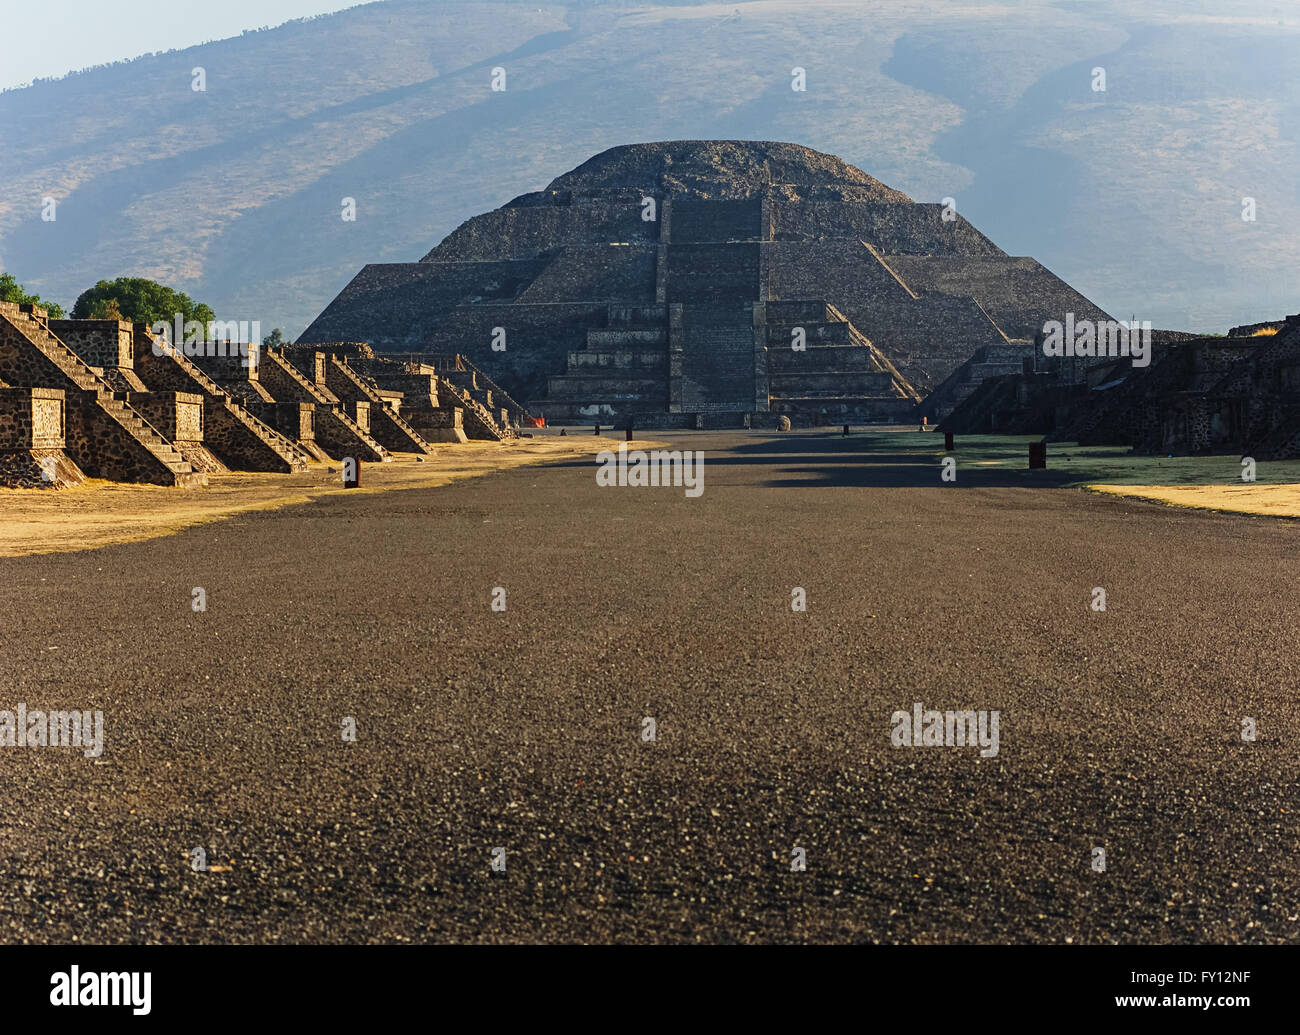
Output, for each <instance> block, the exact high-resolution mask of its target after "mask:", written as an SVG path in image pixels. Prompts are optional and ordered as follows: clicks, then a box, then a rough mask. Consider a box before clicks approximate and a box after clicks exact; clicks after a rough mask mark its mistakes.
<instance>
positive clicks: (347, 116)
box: [0, 0, 1300, 334]
mask: <svg viewBox="0 0 1300 1035" xmlns="http://www.w3.org/2000/svg"><path fill="white" fill-rule="evenodd" d="M1221 6H1222V5H1216V8H1215V10H1216V11H1217V10H1218V9H1219V8H1220V7H1221ZM1228 7H1229V9H1228V10H1226V11H1225V12H1223V13H1224V15H1225V17H1227V18H1228V20H1227V21H1220V22H1214V23H1210V22H1205V21H1198V20H1195V18H1196V16H1194V15H1189V14H1188V13H1187V12H1186V11H1184V10H1182V9H1181V8H1180V7H1179V6H1178V5H1165V6H1163V7H1160V6H1157V7H1156V8H1155V9H1154V10H1153V11H1146V12H1144V13H1143V14H1142V15H1140V16H1138V15H1130V14H1129V13H1128V12H1127V11H1126V8H1125V6H1123V5H1121V4H1119V3H1108V2H1107V3H1102V4H1098V5H1087V6H1083V5H1060V6H1052V5H1048V4H1041V3H1029V4H1022V5H1018V6H1015V7H1014V8H1013V7H1010V6H1004V7H999V8H992V7H986V6H970V7H964V6H961V5H954V4H950V3H938V2H924V0H923V2H921V3H918V4H909V5H907V7H906V9H897V8H896V5H892V4H887V3H875V2H871V3H849V2H830V3H824V4H819V5H818V6H817V7H816V8H813V7H812V5H810V4H807V3H797V2H784V0H759V2H751V3H739V4H737V3H731V4H713V5H702V4H684V3H683V4H664V3H658V4H653V5H650V6H646V7H634V6H623V5H601V6H599V7H591V6H587V5H580V4H567V5H554V4H545V3H543V4H542V5H541V9H540V10H539V8H538V4H537V2H536V0H535V2H533V3H509V2H500V0H498V2H491V0H488V2H474V3H426V2H410V0H401V2H398V0H393V2H389V3H379V4H371V5H367V6H364V7H359V8H352V9H349V10H346V11H342V12H339V13H337V14H333V15H327V16H323V17H319V18H315V19H311V20H306V21H300V22H294V23H290V24H288V25H285V26H282V27H279V28H277V29H273V30H269V31H261V32H255V33H249V34H247V35H245V36H242V37H237V38H235V39H231V40H225V41H221V42H218V43H212V44H205V45H203V46H200V47H195V48H190V49H188V50H185V51H178V52H174V53H169V54H163V55H158V56H155V57H150V58H146V59H141V60H139V61H136V62H132V63H130V64H128V65H121V66H113V67H109V68H106V69H100V70H97V71H94V72H90V73H86V74H84V75H79V76H73V77H70V78H67V79H63V80H57V81H52V82H43V83H39V84H37V85H36V86H33V87H31V88H28V89H25V90H20V91H11V92H7V93H4V94H0V132H3V134H4V139H5V143H6V146H5V148H4V149H3V151H0V182H4V183H5V184H7V185H8V186H9V190H7V191H5V192H4V193H3V195H0V265H3V268H5V269H8V270H11V271H13V272H14V273H15V274H17V275H18V276H19V277H20V279H22V280H23V281H24V282H25V283H27V284H28V286H29V287H32V288H34V289H36V290H39V291H40V292H41V293H42V294H44V295H46V296H47V297H53V298H55V299H58V300H60V301H63V302H65V303H68V302H71V301H72V299H73V297H75V295H76V293H77V292H79V291H80V290H82V289H83V288H85V287H87V286H89V285H90V284H91V283H93V282H94V281H95V280H97V279H100V278H101V277H111V276H116V275H119V274H140V275H145V276H153V277H157V278H159V279H163V280H166V281H168V282H171V283H174V284H175V285H176V286H178V287H180V288H182V289H183V290H185V291H187V292H188V293H190V294H191V295H193V296H195V297H198V298H201V299H203V300H205V301H208V302H210V303H211V304H213V306H214V307H215V308H216V309H217V311H218V313H219V315H223V316H230V317H232V318H244V319H261V320H262V321H263V325H264V326H265V327H267V328H269V326H271V325H278V326H283V327H284V328H285V330H286V331H287V332H289V333H291V334H296V333H297V332H298V331H300V330H301V329H302V328H303V327H304V326H305V325H306V324H307V323H308V322H309V321H310V320H311V318H312V317H313V316H315V315H316V314H317V313H318V312H319V311H320V310H321V309H322V308H323V307H324V306H325V304H326V303H327V302H328V301H329V300H330V299H331V298H333V297H334V295H335V294H336V293H337V292H338V290H339V289H340V288H342V286H343V285H344V284H346V283H347V282H348V280H350V279H351V277H352V276H353V275H354V274H355V273H356V271H357V270H358V269H359V268H360V267H361V266H362V265H364V264H365V263H367V262H382V261H413V260H415V259H418V258H419V257H420V256H422V255H424V254H426V253H427V252H428V251H429V249H430V248H431V247H433V246H434V245H435V244H437V242H438V241H439V240H441V239H442V237H444V236H445V235H446V234H447V233H449V232H450V231H452V230H453V229H455V227H456V226H458V225H459V224H460V223H461V222H462V221H463V220H465V219H467V218H469V217H470V216H472V215H474V214H476V213H478V212H481V211H485V210H488V209H491V208H495V207H497V206H499V205H501V204H504V203H505V202H507V201H509V200H510V199H511V198H513V197H516V196H518V195H521V194H525V193H528V192H531V191H536V190H540V189H542V188H543V187H544V186H545V185H546V184H547V183H549V182H550V181H551V180H552V179H553V178H554V177H555V176H557V175H559V174H560V173H561V172H563V171H564V170H565V169H569V168H572V167H574V166H575V165H577V164H579V163H580V162H581V161H583V160H584V159H585V158H587V157H589V156H590V155H592V154H594V153H597V152H600V151H604V150H605V149H607V148H609V147H611V146H613V145H616V144H622V143H630V142H635V141H645V140H659V139H681V138H694V137H700V138H734V137H740V138H752V139H777V140H789V141H793V142H796V143H800V144H805V145H808V146H810V147H814V148H816V149H818V150H822V151H826V152H829V153H831V154H835V155H838V156H839V157H840V158H842V159H843V160H844V161H846V162H849V163H851V164H853V165H856V166H859V167H860V168H862V169H863V170H864V171H865V172H866V173H867V174H869V175H870V176H872V177H876V178H878V179H880V180H881V181H883V182H884V183H887V184H889V185H891V186H893V187H895V188H897V189H898V190H900V191H903V192H905V193H907V194H909V195H911V196H912V197H915V198H917V199H918V200H922V201H937V200H938V199H939V198H941V197H943V196H947V195H951V196H954V197H956V198H957V200H958V207H959V210H960V211H962V212H963V214H964V215H966V216H967V217H968V218H970V219H971V220H972V221H973V222H974V223H975V225H976V226H977V227H978V228H979V229H980V230H981V231H983V232H984V233H986V234H988V235H989V236H991V237H992V238H993V239H995V240H997V241H998V242H999V243H1000V244H1002V245H1003V246H1004V247H1006V248H1007V249H1008V250H1009V251H1013V252H1017V253H1021V254H1032V255H1034V256H1036V257H1037V258H1039V259H1041V260H1042V261H1043V262H1045V263H1046V264H1047V265H1048V266H1049V267H1051V268H1052V269H1053V270H1054V271H1055V272H1056V273H1057V274H1059V275H1060V276H1062V277H1063V278H1064V279H1065V280H1067V281H1068V282H1069V283H1071V284H1073V285H1074V286H1075V287H1077V288H1078V289H1079V290H1081V291H1083V292H1084V293H1085V294H1086V295H1088V296H1089V297H1091V298H1093V299H1094V300H1096V301H1097V302H1098V304H1100V305H1102V306H1103V307H1104V308H1106V309H1108V310H1111V311H1115V312H1121V313H1128V312H1131V311H1135V310H1138V311H1141V312H1142V313H1143V315H1150V316H1151V317H1152V318H1153V319H1155V320H1156V322H1157V323H1158V324H1165V325H1175V326H1184V325H1186V324H1187V323H1188V322H1189V321H1188V316H1189V315H1190V316H1191V317H1192V320H1193V322H1196V313H1195V311H1193V312H1192V313H1191V314H1188V312H1187V310H1188V308H1190V307H1189V304H1188V300H1189V299H1191V300H1195V303H1194V304H1195V306H1199V307H1200V310H1201V312H1202V317H1201V319H1200V321H1199V322H1200V324H1201V325H1203V326H1209V327H1211V329H1213V328H1215V327H1217V328H1219V329H1222V328H1225V327H1226V326H1227V325H1228V324H1230V323H1241V322H1245V321H1248V320H1250V319H1258V318H1261V317H1263V316H1270V315H1280V313H1281V312H1282V310H1283V309H1286V311H1294V310H1295V309H1297V308H1300V304H1297V303H1300V293H1297V292H1298V290H1300V285H1297V283H1296V281H1295V278H1294V274H1293V272H1291V271H1293V270H1294V269H1295V268H1296V267H1297V265H1298V264H1300V240H1297V239H1296V238H1295V236H1294V235H1293V234H1291V233H1290V232H1289V229H1288V228H1289V227H1293V226H1294V225H1296V217H1297V215H1300V174H1297V172H1296V170H1297V169H1300V162H1297V158H1300V146H1298V144H1297V139H1298V137H1300V134H1298V133H1297V125H1298V124H1300V117H1298V116H1297V113H1298V112H1300V75H1297V74H1295V73H1296V72H1297V71H1300V68H1297V62H1298V61H1300V58H1296V57H1288V54H1300V47H1297V46H1295V44H1297V43H1298V42H1300V29H1298V27H1297V25H1296V23H1295V19H1292V20H1291V21H1290V22H1289V23H1287V24H1285V25H1282V26H1279V25H1277V24H1276V21H1277V19H1276V18H1273V19H1271V20H1265V19H1262V18H1261V19H1256V20H1255V21H1253V22H1242V21H1232V20H1231V17H1232V16H1233V14H1234V12H1237V13H1238V14H1239V13H1240V12H1241V11H1249V10H1250V9H1251V8H1252V7H1254V8H1257V9H1262V5H1247V4H1241V3H1238V4H1235V5H1228ZM1207 10H1209V9H1208V8H1207ZM737 11H738V12H739V14H738V15H737V13H736V12H737ZM1138 17H1141V18H1142V19H1143V21H1142V22H1140V23H1139V22H1136V21H1134V20H1131V19H1136V18H1138ZM1188 19H1191V20H1188ZM1288 48H1290V49H1289V50H1288ZM1094 63H1096V64H1101V65H1104V66H1106V67H1107V72H1108V90H1107V92H1106V93H1105V94H1102V95H1098V94H1094V93H1092V91H1091V89H1090V85H1089V72H1090V69H1091V67H1092V66H1093V64H1094ZM498 65H500V66H503V67H505V68H506V70H507V77H508V78H507V90H506V91H505V92H504V93H493V92H492V91H491V90H490V88H489V80H490V76H491V69H492V68H493V67H495V66H498ZM796 65H797V66H801V67H803V68H805V69H806V70H807V78H808V90H807V92H806V93H802V94H800V93H795V92H793V91H791V90H790V85H789V84H790V69H791V68H792V67H794V66H796ZM195 66H202V67H204V68H205V70H206V74H207V91H206V92H205V93H195V92H193V91H192V90H191V89H190V81H191V75H190V70H191V69H192V68H193V67H195ZM967 163H969V164H967ZM46 195H49V196H53V197H55V198H56V199H58V200H59V202H60V207H59V210H58V220H57V221H56V222H54V223H45V222H42V221H41V219H40V209H41V198H42V197H44V196H46ZM1244 195H1251V196H1254V197H1256V198H1257V200H1258V205H1259V219H1258V221H1257V222H1255V223H1243V222H1242V221H1241V219H1240V211H1241V208H1240V201H1241V197H1242V196H1244ZM344 197H353V198H355V199H356V201H357V207H358V216H357V221H356V222H355V223H347V222H344V221H343V220H342V219H340V203H341V200H342V198H344ZM1288 278H1289V282H1288ZM1288 299H1289V302H1288ZM1153 303H1156V305H1155V306H1153ZM1288 305H1289V308H1287V307H1288ZM1153 309H1154V311H1153ZM1275 310H1276V312H1275Z"/></svg>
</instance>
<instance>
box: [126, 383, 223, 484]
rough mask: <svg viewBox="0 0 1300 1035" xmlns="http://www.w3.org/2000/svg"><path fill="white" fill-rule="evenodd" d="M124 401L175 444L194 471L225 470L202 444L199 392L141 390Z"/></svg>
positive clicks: (201, 404)
mask: <svg viewBox="0 0 1300 1035" xmlns="http://www.w3.org/2000/svg"><path fill="white" fill-rule="evenodd" d="M128 401H129V402H130V403H131V405H132V406H133V407H134V408H135V410H136V412H137V413H139V414H140V415H141V416H142V417H144V419H145V420H147V421H148V422H149V423H150V424H152V425H153V426H154V428H155V429H157V431H158V432H159V433H160V434H161V435H162V436H163V437H164V438H166V439H169V440H170V441H171V443H172V445H174V446H175V447H176V451H177V452H178V453H180V454H181V456H183V457H185V459H186V460H188V461H189V463H190V466H191V467H193V468H194V469H195V470H196V471H205V472H207V473H209V474H215V473H219V472H221V471H226V470H229V468H227V467H226V465H225V464H223V463H222V462H221V461H220V460H219V459H217V457H216V456H214V455H213V454H212V453H211V452H210V451H209V450H208V449H207V447H206V446H205V445H204V441H203V435H204V419H203V402H204V397H203V396H202V395H195V394H193V393H189V392H145V393H143V394H133V395H131V396H130V397H129V398H128Z"/></svg>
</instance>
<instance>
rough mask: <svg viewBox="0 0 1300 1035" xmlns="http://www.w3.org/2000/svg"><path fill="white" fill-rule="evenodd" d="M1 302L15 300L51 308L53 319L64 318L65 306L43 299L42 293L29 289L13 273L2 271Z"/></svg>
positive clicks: (16, 302) (0, 276) (0, 284)
mask: <svg viewBox="0 0 1300 1035" xmlns="http://www.w3.org/2000/svg"><path fill="white" fill-rule="evenodd" d="M0 302H13V303H15V304H16V305H38V306H41V307H42V308H43V309H48V310H49V313H50V318H51V319H53V320H62V319H63V306H61V305H59V304H58V303H57V302H43V301H41V296H40V295H36V294H32V293H31V292H29V291H27V290H26V289H25V288H24V287H23V286H22V285H21V284H19V283H18V281H17V280H16V279H15V278H14V275H13V274H12V273H0Z"/></svg>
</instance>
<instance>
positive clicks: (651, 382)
mask: <svg viewBox="0 0 1300 1035" xmlns="http://www.w3.org/2000/svg"><path fill="white" fill-rule="evenodd" d="M1067 313H1073V314H1074V315H1075V317H1076V319H1083V318H1090V319H1106V318H1107V316H1106V314H1105V313H1103V312H1101V310H1099V309H1098V308H1097V307H1096V306H1095V305H1093V304H1092V303H1091V302H1089V301H1088V300H1087V299H1086V298H1084V297H1083V296H1082V295H1080V294H1079V293H1078V292H1076V291H1074V290H1073V289H1072V288H1070V287H1069V285H1067V284H1065V283H1064V282H1062V281H1061V280H1059V279H1058V278H1057V277H1056V276H1054V275H1053V274H1052V273H1050V272H1049V271H1048V270H1046V269H1045V268H1044V267H1042V266H1041V265H1039V264H1038V263H1037V262H1035V261H1034V260H1033V259H1030V258H1022V257H1013V256H1008V255H1006V254H1005V253H1004V252H1003V251H1002V250H1001V249H999V248H998V247H997V246H996V245H995V244H993V243H992V242H991V241H990V240H989V239H988V238H986V237H985V236H984V235H983V234H981V233H980V232H979V231H978V230H976V229H975V227H974V226H972V225H971V224H970V223H969V222H967V221H966V220H965V219H963V218H961V217H960V215H958V214H957V213H955V212H953V211H952V210H951V209H945V208H944V206H942V205H938V204H919V203H916V202H913V201H912V200H911V199H910V198H908V197H907V196H906V195H905V194H902V193H900V192H898V191H895V190H893V189H891V188H889V187H887V186H886V185H884V184H882V183H880V182H879V181H877V180H874V179H872V178H871V177H870V176H868V175H867V174H866V173H864V172H863V171H862V170H860V169H857V168H855V167H853V166H851V165H847V164H846V163H844V162H842V161H841V160H840V159H838V158H836V157H834V156H832V155H826V154H822V153H820V152H817V151H812V150H810V149H808V148H805V147H800V146H798V145H795V144H788V143H770V142H754V141H672V142H664V143H652V144H631V145H626V146H622V147H615V148H611V149H610V150H608V151H605V152H602V153H601V154H598V155H596V156H594V157H593V158H591V159H589V160H588V161H586V162H584V163H583V164H582V165H580V166H578V167H577V168H576V169H573V170H572V171H570V172H568V173H565V174H563V175H561V176H559V177H557V178H556V179H555V180H553V181H552V182H551V183H550V184H549V185H547V187H546V188H545V189H543V190H541V191H538V192H536V193H533V194H526V195H523V196H521V197H518V198H515V199H514V200H513V201H511V202H509V203H508V204H506V205H504V206H502V207H501V208H499V209H496V210H494V211H492V212H488V213H484V214H483V215H480V216H475V217H474V218H472V219H469V220H467V221H466V222H465V223H464V224H462V225H461V226H460V227H459V228H457V229H456V230H455V231H454V232H453V233H451V234H449V235H448V236H447V238H446V239H445V240H444V241H443V242H442V243H441V244H439V245H438V246H437V247H436V248H434V249H433V250H432V251H431V252H429V253H428V255H426V256H425V257H424V258H423V259H422V260H421V261H420V262H415V263H390V264H382V265H372V266H367V267H366V268H365V269H363V270H362V271H361V272H360V273H359V274H358V275H357V276H356V278H354V279H353V281H352V282H351V283H350V284H349V285H348V286H347V287H346V288H345V289H344V290H343V292H341V293H340V295H339V296H338V298H336V299H335V300H334V301H333V302H332V303H331V304H330V305H329V307H328V308H326V310H325V311H324V312H323V313H322V314H321V315H320V317H318V318H317V319H316V320H315V321H314V322H313V323H312V325H311V326H310V327H309V328H308V329H307V330H306V331H305V332H304V334H303V335H302V337H301V338H300V339H299V341H300V342H327V341H339V340H348V341H367V342H369V343H371V344H372V345H373V346H374V347H375V348H376V349H379V350H387V351H398V352H415V351H422V352H435V353H450V352H459V353H463V354H465V355H467V356H469V358H470V359H471V360H473V361H474V362H475V363H476V364H478V365H479V366H481V367H483V368H484V369H485V370H486V371H487V372H488V373H489V374H490V375H491V376H492V377H493V378H495V379H496V380H497V381H499V382H500V383H501V384H502V386H503V387H505V388H506V389H507V390H508V391H510V392H511V393H512V394H514V395H515V397H516V398H519V399H526V400H528V401H529V403H530V405H531V406H532V408H533V409H534V410H535V411H536V410H541V411H542V412H545V413H547V414H548V415H550V416H552V417H571V418H574V419H579V418H589V417H596V416H605V417H607V418H611V419H618V418H621V417H622V416H624V415H628V416H632V415H637V414H657V413H686V414H689V413H708V412H726V413H736V412H742V413H743V412H771V411H775V412H790V413H798V412H812V413H815V414H821V415H825V416H826V417H828V418H829V419H832V420H834V419H836V418H843V419H845V420H849V419H855V420H871V419H891V418H897V417H900V416H906V415H907V414H908V412H909V411H910V408H911V407H912V405H913V404H914V402H915V400H916V399H917V398H919V397H920V396H923V395H925V394H926V393H927V392H929V391H930V390H932V389H933V388H935V387H936V386H938V385H939V384H940V383H941V382H942V381H943V380H944V379H945V378H946V377H948V375H949V374H951V373H952V372H953V371H954V370H956V369H957V368H958V367H959V366H960V365H961V364H962V363H964V362H965V361H966V360H967V359H968V358H969V357H970V356H971V354H972V353H973V352H974V351H975V350H977V349H980V348H985V347H988V346H998V347H999V348H1008V347H1010V348H1018V349H1022V350H1023V351H1024V352H1025V354H1028V353H1029V351H1030V350H1031V349H1032V339H1033V337H1034V335H1035V333H1036V332H1037V331H1038V330H1039V329H1040V328H1041V327H1042V325H1043V324H1044V323H1045V322H1046V321H1048V320H1053V319H1055V320H1064V318H1065V314H1067Z"/></svg>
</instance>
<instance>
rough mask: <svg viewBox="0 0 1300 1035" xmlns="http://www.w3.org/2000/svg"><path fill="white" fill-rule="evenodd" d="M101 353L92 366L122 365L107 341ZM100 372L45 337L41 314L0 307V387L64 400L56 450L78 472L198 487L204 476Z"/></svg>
mask: <svg viewBox="0 0 1300 1035" xmlns="http://www.w3.org/2000/svg"><path fill="white" fill-rule="evenodd" d="M101 345H102V347H103V348H104V349H105V350H107V351H106V352H104V353H102V354H101V355H100V357H99V358H106V357H107V356H109V355H116V356H118V357H119V358H121V357H122V355H123V353H122V352H121V351H120V348H121V342H120V341H117V342H116V343H115V341H114V339H113V336H111V335H109V336H105V337H104V338H103V340H102V342H101ZM103 369H104V368H103V367H99V368H95V367H92V366H91V365H90V364H89V363H87V362H86V361H85V360H83V359H82V358H81V357H80V356H79V355H77V353H76V352H74V351H73V350H72V349H71V348H69V347H68V345H67V344H65V343H64V342H63V341H62V340H61V339H60V338H59V337H58V336H57V335H56V334H55V333H54V332H53V331H51V330H50V327H49V314H48V313H47V312H46V310H44V309H41V308H40V307H39V306H31V305H21V306H20V305H14V304H12V303H7V302H0V382H2V383H4V384H5V385H6V386H8V387H11V388H45V389H57V390H59V391H62V392H63V393H64V403H65V405H64V410H63V419H64V427H65V443H66V444H65V447H64V449H65V452H66V454H67V457H68V458H69V459H70V460H71V461H72V462H73V463H74V464H75V465H76V466H77V468H78V469H79V470H80V471H81V472H83V473H84V474H85V475H87V476H89V477H92V478H106V479H110V480H113V481H128V482H145V483H150V484H156V485H170V486H179V487H198V486H203V485H206V484H207V475H206V474H205V473H203V472H202V471H196V470H195V469H194V467H193V466H192V465H191V464H190V463H189V461H187V460H186V459H185V457H184V456H183V455H182V454H181V453H180V452H179V451H178V450H177V449H176V448H175V446H174V445H173V444H172V443H171V442H170V441H169V440H168V439H167V438H166V437H165V436H164V435H162V434H161V433H160V432H159V431H158V430H157V429H156V428H154V427H153V426H152V425H151V424H149V422H148V421H146V420H145V419H144V418H143V417H142V416H141V415H140V413H139V412H138V411H137V410H135V409H134V408H133V407H132V406H131V405H130V404H129V403H128V402H127V401H126V398H127V396H128V392H125V391H122V390H121V389H119V388H115V387H114V386H113V383H111V382H110V381H109V380H108V379H106V377H105V376H104V374H103ZM117 369H129V368H117ZM136 383H137V382H135V381H132V382H131V384H132V386H134V384H136ZM141 387H143V386H141ZM9 404H10V405H11V406H19V407H21V406H23V405H30V403H28V404H24V403H23V402H22V399H21V397H17V398H16V399H15V398H14V397H10V399H9Z"/></svg>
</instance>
